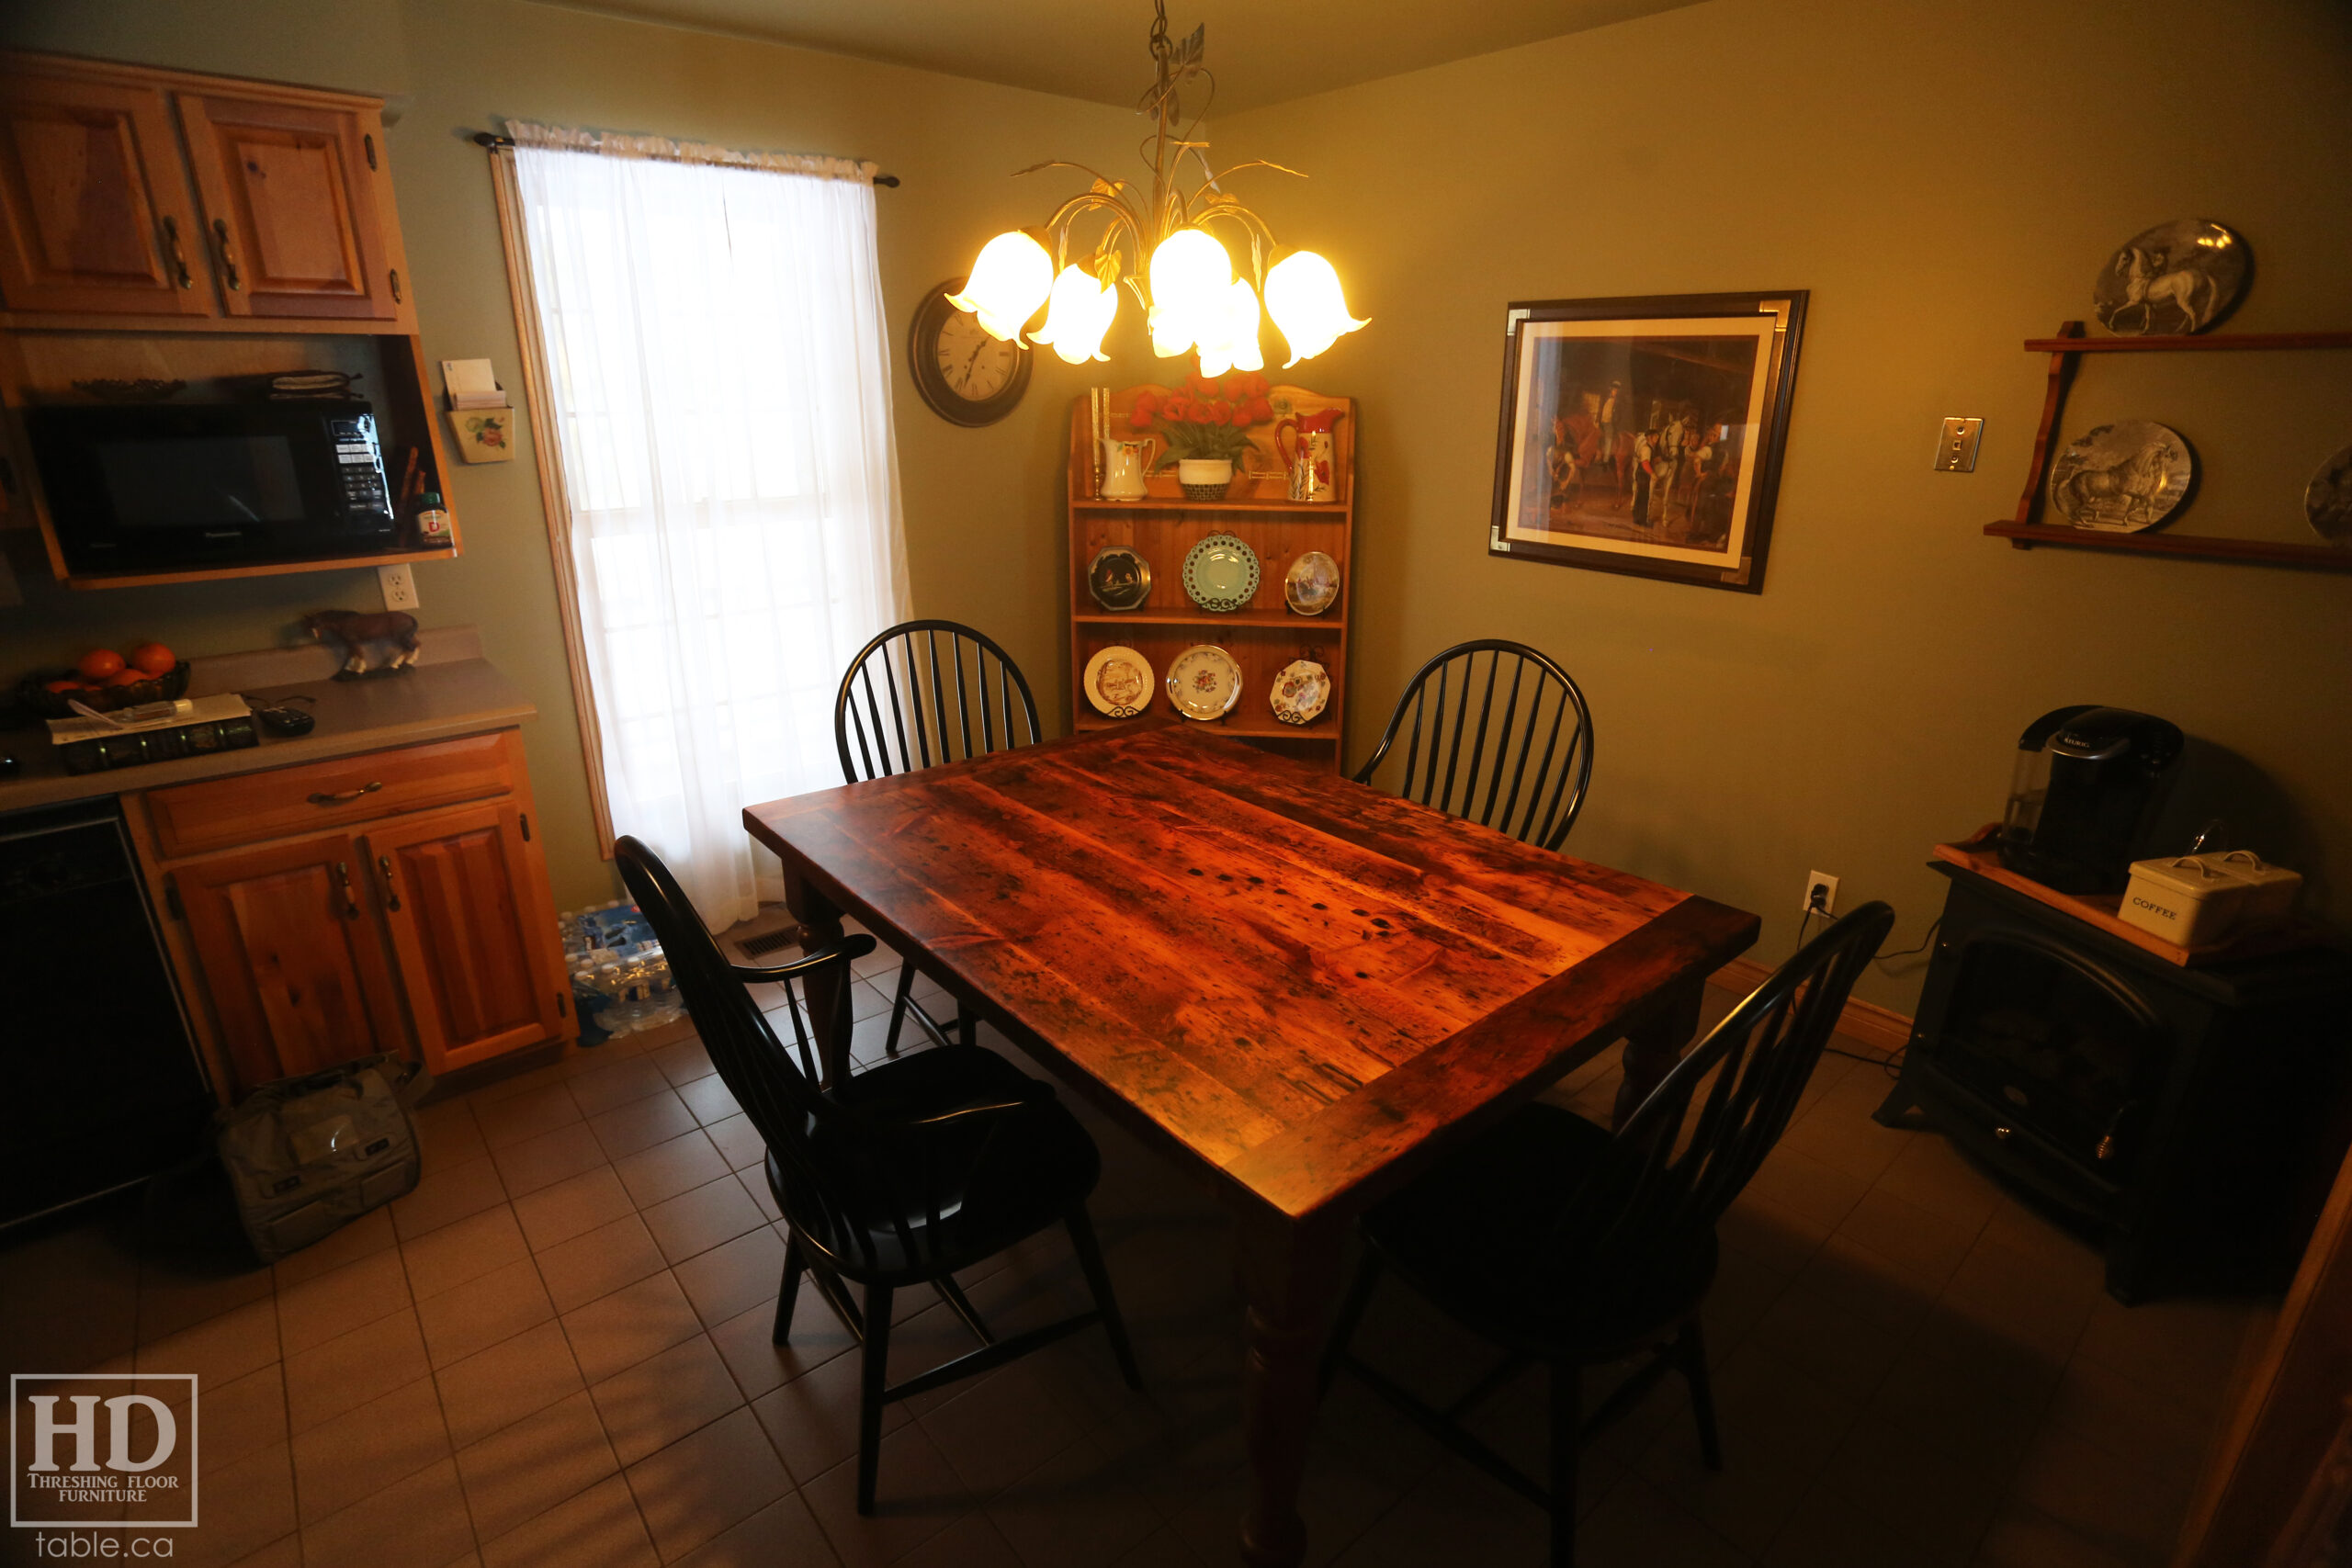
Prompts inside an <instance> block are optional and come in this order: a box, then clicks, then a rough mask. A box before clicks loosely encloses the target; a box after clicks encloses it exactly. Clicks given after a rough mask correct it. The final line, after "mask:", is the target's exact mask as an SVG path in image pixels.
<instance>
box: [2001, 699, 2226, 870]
mask: <svg viewBox="0 0 2352 1568" xmlns="http://www.w3.org/2000/svg"><path fill="white" fill-rule="evenodd" d="M2180 750H2181V734H2180V730H2179V728H2178V727H2177V726H2175V725H2172V724H2169V723H2167V722H2166V721H2165V720H2164V719H2161V718H2157V717H2155V716H2154V715H2152V714H2144V713H2133V712H2132V711H2131V709H2129V708H2108V707H2099V706H2097V705H2094V704H2089V703H2085V704H2082V705H2078V706H2075V707H2067V708H2059V709H2058V710H2056V711H2055V712H2053V713H2046V714H2043V715H2042V716H2041V717H2040V718H2037V719H2035V720H2034V721H2033V722H2032V723H2031V724H2030V725H2028V726H2027V727H2026V732H2025V733H2024V734H2023V735H2022V736H2020V737H2018V766H2017V777H2016V780H2015V782H2014V783H2013V784H2011V785H2010V788H2009V809H2008V815H2007V817H2006V818H2003V820H2002V823H2001V838H2000V854H2001V863H2002V864H2003V865H2005V866H2007V867H2008V868H2009V869H2010V870H2011V871H2014V872H2016V873H2018V874H2019V875H2021V876H2030V877H2031V878H2032V879H2033V880H2034V881H2036V882H2039V883H2041V885H2042V886H2045V887H2054V888H2056V889H2057V890H2058V891H2059V892H2061V893H2120V892H2122V891H2123V886H2124V884H2125V883H2127V882H2129V881H2130V880H2131V863H2132V862H2133V861H2134V860H2137V859H2141V858H2143V853H2144V849H2143V840H2144V839H2145V837H2146V835H2147V830H2148V824H2149V821H2150V819H2151V818H2153V817H2154V815H2155V810H2156V807H2157V805H2158V804H2159V803H2160V802H2161V801H2162V799H2163V798H2164V792H2165V785H2166V784H2169V783H2170V782H2171V778H2172V773H2173V770H2174V768H2175V766H2176V765H2177V763H2178V762H2179V761H2180Z"/></svg>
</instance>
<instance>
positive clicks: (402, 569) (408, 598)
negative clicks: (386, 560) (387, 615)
mask: <svg viewBox="0 0 2352 1568" xmlns="http://www.w3.org/2000/svg"><path fill="white" fill-rule="evenodd" d="M376 581H377V582H378V584H379V585H380V586H381V587H382V588H383V590H384V608H385V609H387V610H413V609H415V608H416V569H415V568H414V567H412V566H410V565H408V564H407V563H406V562H402V563H401V565H399V566H379V567H378V568H377V569H376Z"/></svg>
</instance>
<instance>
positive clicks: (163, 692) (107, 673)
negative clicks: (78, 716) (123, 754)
mask: <svg viewBox="0 0 2352 1568" xmlns="http://www.w3.org/2000/svg"><path fill="white" fill-rule="evenodd" d="M187 676H188V666H187V665H186V664H184V663H182V662H181V661H180V658H179V655H177V654H175V653H174V652H173V651H172V650H171V649H168V648H165V647H164V645H163V644H162V643H160V642H142V643H141V644H140V645H139V646H138V647H136V648H134V649H130V651H129V652H128V653H117V652H116V651H115V650H114V649H110V648H94V649H90V651H89V652H87V653H85V654H84V655H82V657H81V660H79V661H78V662H77V663H75V665H74V668H73V669H71V670H37V671H34V672H33V673H32V674H30V675H28V676H26V677H25V678H24V680H23V681H21V682H18V683H17V701H18V702H19V703H21V704H22V705H24V706H25V707H26V708H27V709H28V710H29V711H31V712H33V713H37V714H39V715H40V716H42V717H44V718H71V717H73V716H74V708H73V705H74V703H80V704H82V705H84V706H85V707H89V708H94V709H96V711H97V712H99V713H111V712H112V711H114V710H115V709H116V708H130V707H137V706H138V705H140V704H141V703H163V702H172V701H175V700H176V699H178V698H180V697H182V696H185V695H187Z"/></svg>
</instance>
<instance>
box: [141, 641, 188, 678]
mask: <svg viewBox="0 0 2352 1568" xmlns="http://www.w3.org/2000/svg"><path fill="white" fill-rule="evenodd" d="M179 664H180V656H179V655H178V654H176V653H174V652H173V651H172V650H171V649H168V648H165V647H164V645H163V644H162V643H160V642H142V643H141V644H140V645H139V646H138V647H137V648H134V649H131V650H130V667H131V668H132V669H134V670H142V671H146V672H147V673H148V674H150V675H168V674H170V673H171V672H172V671H175V670H176V669H178V668H179Z"/></svg>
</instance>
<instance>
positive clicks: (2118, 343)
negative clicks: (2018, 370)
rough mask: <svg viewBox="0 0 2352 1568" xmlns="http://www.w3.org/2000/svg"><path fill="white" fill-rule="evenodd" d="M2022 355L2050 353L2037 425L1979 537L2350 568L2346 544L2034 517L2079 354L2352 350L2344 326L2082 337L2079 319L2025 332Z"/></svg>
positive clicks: (2023, 544) (2013, 543)
mask: <svg viewBox="0 0 2352 1568" xmlns="http://www.w3.org/2000/svg"><path fill="white" fill-rule="evenodd" d="M2025 346H2026V350H2027V352H2028V353H2030V354H2047V355H2050V388H2049V391H2048V392H2047V394H2046V395H2045V396H2044V397H2043V399H2042V402H2041V429H2040V430H2039V431H2037V432H2036V433H2035V434H2034V438H2033V465H2032V467H2031V468H2030V469H2029V470H2028V471H2027V474H2026V480H2025V491H2024V493H2023V494H2021V495H2019V496H2018V510H2017V515H2016V516H2015V517H2014V518H2005V519H2003V520H2001V521H1999V522H1996V523H1987V524H1986V525H1985V534H1986V535H1987V536H1989V537H1992V538H1996V539H2007V540H2008V542H2009V545H2010V547H2011V548H2013V549H2020V550H2030V549H2032V548H2033V547H2036V546H2037V545H2052V546H2055V547H2059V548H2062V549H2076V550H2108V551H2113V552H2120V553H2122V554H2126V555H2146V556H2173V557H2180V558H2190V559H2197V560H2229V561H2241V562H2245V563H2247V564H2251V565H2256V566H2284V567H2294V568H2299V569H2301V570H2306V571H2352V546H2347V547H2337V546H2335V545H2300V544H2290V543H2288V542H2286V541H2284V540H2270V539H2237V538H2226V537H2222V536H2216V535H2200V534H2170V533H2160V532H2157V531H2155V530H2154V529H2151V530H2148V531H2146V532H2143V533H2138V534H2111V533H2106V532H2103V531H2101V530H2099V529H2096V528H2076V527H2073V526H2071V525H2057V526H2052V525H2044V524H2041V523H2038V522H2036V521H2035V518H2036V517H2037V515H2038V514H2039V513H2040V512H2041V503H2042V497H2043V494H2044V491H2045V488H2046V486H2047V484H2048V481H2049V478H2050V461H2051V445H2052V437H2054V436H2055V435H2056V434H2057V430H2058V416H2059V414H2060V413H2061V412H2063V411H2064V408H2065V406H2066V392H2067V389H2068V388H2069V387H2071V386H2072V385H2073V383H2074V379H2075V367H2076V363H2077V361H2078V360H2079V359H2080V357H2081V356H2082V355H2086V354H2165V353H2207V354H2211V353H2228V352H2231V351H2233V350H2236V351H2246V350H2260V349H2314V348H2321V349H2324V348H2352V332H2317V333H2214V334H2212V335H2211V336H2206V337H2181V336H2152V337H2086V336H2085V335H2084V333H2083V323H2082V322H2080V321H2064V322H2061V323H2060V324H2059V327H2058V335H2057V336H2055V337H2037V338H2028V339H2026V343H2025Z"/></svg>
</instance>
